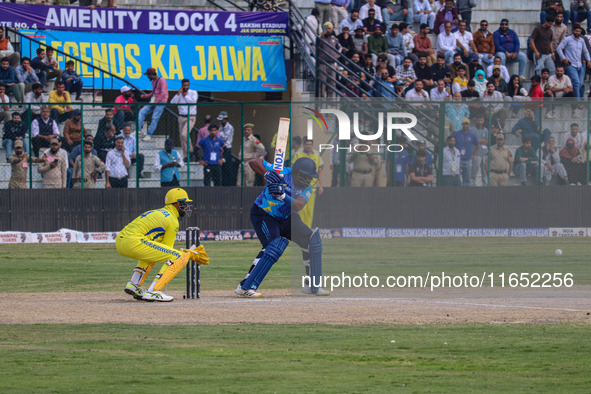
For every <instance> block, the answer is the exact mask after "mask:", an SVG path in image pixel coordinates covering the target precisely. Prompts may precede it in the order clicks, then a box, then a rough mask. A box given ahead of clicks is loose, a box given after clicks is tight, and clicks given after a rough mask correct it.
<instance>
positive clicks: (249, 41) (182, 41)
mask: <svg viewBox="0 0 591 394" xmlns="http://www.w3.org/2000/svg"><path fill="white" fill-rule="evenodd" d="M21 33H23V34H25V35H27V36H30V37H33V38H35V39H36V40H38V41H41V42H43V43H46V44H48V45H50V46H52V47H54V48H57V49H59V50H61V51H63V52H65V53H67V54H69V55H72V56H74V57H76V58H80V59H82V60H83V61H85V62H88V63H91V64H93V65H94V66H96V67H100V69H101V70H104V71H108V72H111V73H112V74H114V75H117V76H118V77H120V78H124V79H126V80H129V81H130V82H131V83H133V84H134V85H135V86H137V87H138V88H140V89H144V90H151V89H152V85H151V83H150V81H149V80H148V77H147V76H145V75H143V74H144V72H145V71H146V70H147V69H148V68H149V67H154V68H155V69H156V71H157V73H158V75H159V76H161V77H164V79H166V81H167V83H168V89H169V90H178V89H179V88H180V86H181V80H182V79H184V78H187V79H189V80H190V81H191V88H192V89H195V90H197V91H199V90H201V91H211V92H224V91H232V92H236V91H250V92H254V91H284V90H286V84H287V82H286V75H285V61H284V58H283V40H282V38H281V37H239V36H216V37H215V38H214V37H211V36H190V35H174V36H171V35H160V34H142V35H136V34H108V33H77V32H61V31H24V30H21ZM38 47H39V45H37V44H35V43H32V42H31V41H29V40H22V42H21V49H22V50H21V52H22V55H23V56H31V57H35V56H36V54H35V51H36V50H37V48H38ZM57 59H58V61H59V62H60V68H62V69H63V68H65V60H66V59H64V58H63V56H60V57H58V58H57ZM76 71H77V72H78V74H80V75H81V76H82V79H83V83H84V86H87V87H91V86H93V78H94V79H95V80H94V83H95V86H96V87H103V86H104V87H105V88H107V89H109V88H111V77H109V76H108V75H107V74H104V76H105V81H104V82H103V73H101V72H100V71H98V70H94V71H93V69H92V68H91V67H88V66H86V65H84V64H82V63H80V64H77V65H76ZM103 84H104V85H103ZM112 86H113V88H114V89H119V88H120V87H121V86H122V84H121V82H120V81H119V80H117V79H115V80H114V81H113V85H112Z"/></svg>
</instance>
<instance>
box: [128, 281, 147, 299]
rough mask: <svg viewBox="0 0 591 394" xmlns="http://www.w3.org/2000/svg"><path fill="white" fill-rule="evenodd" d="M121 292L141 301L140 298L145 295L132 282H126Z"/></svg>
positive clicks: (142, 290)
mask: <svg viewBox="0 0 591 394" xmlns="http://www.w3.org/2000/svg"><path fill="white" fill-rule="evenodd" d="M123 291H124V292H126V293H127V294H129V295H130V296H132V297H133V298H135V299H136V300H141V299H142V296H143V295H144V293H145V292H144V289H142V288H141V287H139V286H138V285H136V284H135V283H132V282H127V285H126V286H125V289H124V290H123Z"/></svg>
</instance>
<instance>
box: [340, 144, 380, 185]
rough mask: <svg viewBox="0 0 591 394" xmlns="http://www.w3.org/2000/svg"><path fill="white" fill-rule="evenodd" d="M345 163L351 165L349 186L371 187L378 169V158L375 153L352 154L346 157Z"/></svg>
mask: <svg viewBox="0 0 591 394" xmlns="http://www.w3.org/2000/svg"><path fill="white" fill-rule="evenodd" d="M347 163H353V173H352V174H351V186H353V187H373V186H374V181H375V179H376V174H375V172H376V171H377V170H379V168H380V158H379V156H378V155H377V154H376V152H373V151H369V152H367V153H352V154H350V155H348V157H347Z"/></svg>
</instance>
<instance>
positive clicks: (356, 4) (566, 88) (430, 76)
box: [311, 0, 591, 186]
mask: <svg viewBox="0 0 591 394" xmlns="http://www.w3.org/2000/svg"><path fill="white" fill-rule="evenodd" d="M320 3H325V4H328V3H331V2H330V1H328V2H327V1H319V0H317V1H316V5H317V6H318V5H319V4H320ZM332 3H333V4H334V2H332ZM413 4H414V5H413ZM340 6H341V7H343V6H344V7H346V8H347V10H348V11H349V12H348V14H347V15H346V16H345V17H343V18H341V17H340V15H341V14H338V15H337V14H334V13H332V14H329V13H325V14H322V13H317V12H313V14H312V15H311V18H313V19H314V20H315V26H322V27H324V30H323V32H322V33H321V35H320V37H319V41H318V42H324V43H326V45H325V46H322V49H327V48H328V46H329V45H330V47H331V48H330V50H320V51H317V53H318V56H319V57H320V58H321V59H322V62H321V67H322V69H323V70H325V71H326V73H320V75H319V79H320V80H321V81H329V83H328V84H326V86H324V85H325V84H323V83H322V82H321V84H320V85H321V86H323V88H321V90H320V96H322V97H325V96H326V97H332V96H335V95H337V94H338V93H339V90H340V91H341V92H342V94H343V95H345V96H347V97H383V98H386V99H391V100H412V101H417V100H418V101H437V102H439V103H440V104H439V105H441V102H447V101H449V103H448V104H446V106H445V116H446V124H448V122H449V128H448V127H447V126H446V133H445V139H446V141H442V143H443V144H445V145H446V150H444V157H446V158H447V159H449V160H446V163H445V164H444V181H445V182H444V183H446V184H449V183H450V182H451V184H458V185H464V186H467V185H470V184H472V185H473V184H475V179H477V177H475V175H478V174H479V173H480V175H479V176H478V179H484V178H485V177H484V176H483V175H484V174H483V173H481V172H482V171H483V170H484V168H485V163H483V162H482V157H483V156H482V155H483V152H482V150H480V151H479V149H478V146H482V147H484V145H483V144H480V145H479V144H478V141H480V142H484V141H485V142H486V144H488V139H489V137H488V136H487V138H483V136H482V135H479V134H478V133H473V134H474V135H476V136H477V137H478V138H474V137H472V138H470V140H471V141H476V142H474V149H473V150H471V149H470V146H471V145H470V144H468V145H466V144H465V143H464V142H465V141H464V140H465V138H463V136H462V135H461V134H458V133H461V132H462V130H463V129H464V128H465V127H463V126H466V123H464V122H463V121H464V120H467V121H468V122H470V121H471V122H472V126H467V127H468V129H469V130H471V131H474V130H475V126H476V124H477V123H478V120H479V119H482V118H484V117H486V119H487V122H486V124H487V125H488V118H489V115H490V118H491V120H492V122H491V128H492V130H491V134H490V135H491V136H492V140H491V141H490V146H492V147H495V146H496V148H495V149H496V150H495V155H498V157H497V160H496V161H495V162H494V163H491V167H492V166H493V165H494V168H491V170H492V171H493V173H495V174H497V175H495V184H499V185H501V184H506V179H504V177H503V174H505V175H507V176H508V174H515V176H516V177H519V178H520V181H521V182H525V181H526V178H527V177H528V175H529V174H534V173H535V172H536V171H540V168H539V167H536V165H538V166H540V165H541V166H542V167H541V171H542V172H543V173H542V177H541V179H539V181H540V182H542V181H543V182H549V181H550V180H552V181H556V179H558V183H564V184H568V183H575V184H577V183H583V179H582V178H581V175H580V174H586V171H583V165H582V162H580V161H581V157H582V156H586V153H587V152H586V151H585V152H584V153H583V151H584V150H585V148H584V146H585V145H586V141H583V140H581V138H579V140H578V141H576V140H574V139H573V141H571V144H572V148H568V147H567V146H566V141H564V143H563V147H562V149H559V148H554V145H558V144H557V143H556V141H555V139H556V138H558V137H560V135H561V133H564V135H567V134H568V133H567V132H564V130H557V132H559V133H560V134H559V133H557V134H556V136H554V137H553V136H552V132H551V130H550V129H548V128H544V129H542V128H541V127H540V117H541V116H542V115H543V116H544V117H545V118H546V119H555V118H556V113H555V108H556V106H555V105H546V106H545V108H544V109H543V110H539V108H540V107H539V104H536V102H540V101H543V100H546V101H548V100H552V99H554V98H562V97H572V98H573V100H580V99H581V98H582V97H584V96H585V95H586V91H585V79H586V77H587V75H589V73H590V69H591V42H590V39H591V29H589V30H587V35H586V34H585V33H586V31H585V29H584V28H583V26H581V22H584V21H585V20H586V21H587V27H591V25H590V23H591V22H590V21H591V1H588V0H574V1H571V3H570V11H569V10H567V9H566V7H565V6H564V5H563V3H562V1H560V0H559V1H554V0H552V1H550V0H542V1H541V11H540V20H539V22H540V24H539V25H538V26H537V27H535V29H533V30H532V31H530V32H529V37H528V38H527V40H524V39H523V36H521V37H519V36H518V34H517V33H516V31H515V30H513V29H512V28H511V26H510V21H509V20H508V19H506V18H503V19H502V20H501V21H500V22H499V24H498V26H497V27H496V29H494V28H491V27H490V26H489V22H488V21H487V20H481V21H479V22H478V26H479V28H478V29H475V31H474V32H472V29H471V27H473V26H471V24H472V23H471V17H472V15H471V10H472V8H473V7H475V6H476V2H474V1H470V0H456V1H454V0H441V1H437V0H434V1H429V0H414V2H413V1H400V0H398V1H379V0H378V1H373V0H368V1H367V2H366V1H359V0H358V1H347V2H345V4H344V5H340ZM567 6H568V5H567ZM393 7H394V8H393ZM327 8H330V7H327ZM413 22H414V26H415V30H416V31H413V30H412V28H413ZM534 22H535V23H537V21H534ZM474 24H476V23H474ZM474 24H472V25H474ZM417 27H418V29H417ZM335 60H338V63H336V62H335ZM528 62H531V64H532V67H530V68H529V70H531V71H527V70H528ZM333 70H340V71H341V72H340V73H334V71H333ZM338 81H340V82H341V84H338ZM471 99H478V100H481V101H485V102H486V101H490V102H494V103H491V104H490V105H487V110H486V111H487V112H486V115H484V114H483V113H482V111H483V110H484V107H483V106H482V105H480V106H479V105H474V104H469V103H467V101H468V100H471ZM454 100H457V102H454ZM401 102H402V101H401ZM526 102H530V103H526ZM569 108H571V118H576V117H578V116H579V115H581V114H580V113H579V112H578V110H579V109H581V108H582V107H581V106H580V105H576V104H574V105H572V106H570V107H569ZM520 113H523V117H522V118H519V116H520ZM563 116H564V115H563ZM508 118H513V119H515V121H513V122H511V125H512V127H510V128H509V129H507V128H506V127H507V119H508ZM481 129H482V128H481ZM481 131H483V132H484V130H481ZM507 134H512V135H514V136H515V137H518V138H520V139H521V142H522V145H521V146H520V147H518V148H517V149H520V154H523V156H522V157H520V158H519V159H517V158H515V157H512V158H511V160H515V162H513V161H511V160H504V159H506V156H507V152H509V153H510V154H511V151H507V150H506V149H507V148H506V147H505V145H504V142H505V137H506V135H507ZM582 134H584V133H581V134H578V135H579V137H582ZM449 137H452V138H449ZM497 137H498V138H497ZM437 138H438V136H434V140H435V144H437V143H438V141H437ZM497 139H498V141H497ZM526 140H529V141H528V142H527V144H526V142H525V141H526ZM497 143H499V144H500V145H495V144H497ZM434 146H435V145H434ZM513 146H515V145H513ZM455 151H459V152H461V154H460V158H459V159H458V160H459V161H458V163H457V165H455V164H454V163H455V162H454V160H455V153H454V152H455ZM467 152H469V153H470V156H468V153H467ZM530 152H533V153H535V154H536V155H540V152H545V153H544V154H542V155H541V159H540V160H533V159H531V160H530V159H528V160H524V159H525V157H529V156H528V155H529V153H530ZM503 158H504V159H503ZM503 160H504V161H503ZM565 161H568V162H565ZM501 163H505V164H506V166H505V167H506V168H504V169H503V171H502V172H503V174H501V173H500V172H498V173H497V172H495V171H501V170H500V168H499V167H500V165H501ZM523 163H525V164H523ZM488 164H489V163H488V162H487V163H486V167H487V168H488ZM579 164H581V165H579ZM452 169H453V171H452ZM487 171H488V169H487ZM456 172H457V173H456ZM573 173H577V174H579V176H578V177H573ZM407 175H408V174H407ZM456 175H457V176H458V177H457V178H455V176H456ZM409 180H410V178H409V177H408V176H407V178H406V181H407V183H408V182H409Z"/></svg>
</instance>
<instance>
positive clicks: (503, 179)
mask: <svg viewBox="0 0 591 394" xmlns="http://www.w3.org/2000/svg"><path fill="white" fill-rule="evenodd" d="M496 141H497V144H496V145H494V146H493V147H491V148H490V185H491V186H507V183H508V182H509V175H510V174H511V171H513V155H512V154H511V151H510V150H509V149H508V148H506V147H505V136H504V135H503V134H501V133H499V134H497V137H496ZM484 166H485V169H486V170H487V171H488V163H487V162H486V161H485V162H484Z"/></svg>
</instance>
